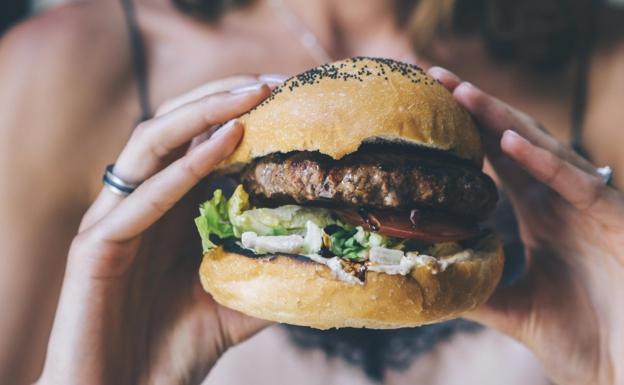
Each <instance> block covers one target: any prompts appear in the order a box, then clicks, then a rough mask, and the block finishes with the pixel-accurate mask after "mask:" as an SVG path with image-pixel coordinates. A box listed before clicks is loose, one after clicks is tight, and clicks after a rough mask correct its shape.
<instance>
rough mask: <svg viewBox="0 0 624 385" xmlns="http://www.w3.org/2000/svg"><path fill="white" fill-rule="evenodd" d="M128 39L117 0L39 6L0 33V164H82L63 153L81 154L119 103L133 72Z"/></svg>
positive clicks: (28, 168)
mask: <svg viewBox="0 0 624 385" xmlns="http://www.w3.org/2000/svg"><path fill="white" fill-rule="evenodd" d="M126 39H127V33H126V29H125V22H124V18H123V13H122V10H121V8H120V6H119V3H118V2H116V1H97V0H94V1H78V2H76V3H73V4H71V5H68V6H63V7H59V8H57V9H54V10H52V11H49V12H44V13H42V14H40V15H37V16H35V17H33V18H31V19H29V20H27V21H25V22H23V23H21V24H18V25H17V26H15V27H14V28H13V29H12V30H10V31H9V32H8V33H7V34H5V35H4V36H3V37H2V38H1V39H0V84H2V87H0V158H1V160H2V163H4V164H7V163H6V162H11V163H13V164H15V163H16V162H20V163H19V164H21V165H22V166H21V168H20V169H19V171H20V172H21V173H22V174H28V175H30V174H32V173H36V172H37V170H41V168H39V166H45V165H48V164H50V163H52V162H57V161H58V162H62V163H59V167H61V168H63V167H68V168H76V167H78V166H77V165H78V164H82V165H83V166H84V164H85V163H84V162H85V159H83V161H82V162H80V163H76V162H75V160H76V159H75V158H72V157H70V156H68V155H69V154H71V155H72V156H74V157H76V158H78V157H83V158H84V155H85V153H86V148H85V146H87V145H88V144H89V143H93V142H94V140H95V138H97V135H93V133H94V131H95V130H97V128H99V127H103V123H102V122H103V121H104V117H106V116H111V115H114V114H115V111H117V110H120V108H119V105H120V101H119V100H121V99H123V98H122V95H125V94H126V93H127V92H125V91H124V90H125V89H130V88H131V87H132V85H131V84H132V82H130V81H124V80H127V79H128V77H129V76H130V75H129V74H130V73H131V72H130V71H131V67H130V64H129V63H130V62H129V60H130V59H129V57H128V55H129V53H128V51H129V50H128V46H127V40H126ZM94 122H95V123H94ZM100 140H101V137H100ZM77 143H80V144H82V146H77V145H76V144H77ZM92 155H93V154H92ZM46 168H47V174H51V173H52V170H50V169H49V167H46ZM66 174H68V173H65V174H63V175H66ZM63 175H61V174H60V173H59V175H57V176H56V177H59V178H61V177H63Z"/></svg>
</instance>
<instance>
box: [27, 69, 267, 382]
mask: <svg viewBox="0 0 624 385" xmlns="http://www.w3.org/2000/svg"><path fill="white" fill-rule="evenodd" d="M270 85H275V82H271V81H269V79H266V77H264V79H263V77H260V78H257V77H235V78H228V79H223V80H220V81H216V82H212V83H209V84H207V85H206V86H204V87H202V88H200V89H197V90H195V91H193V92H191V93H189V94H186V95H184V96H182V97H180V98H178V99H175V100H173V101H171V102H169V103H167V104H166V105H165V106H163V107H162V108H161V109H160V110H159V113H158V116H157V117H155V118H154V119H151V120H149V121H147V122H145V123H142V124H141V125H140V127H139V128H138V129H137V130H135V131H134V132H133V134H132V136H131V138H130V140H129V142H128V143H127V145H126V147H125V148H124V149H123V151H122V152H121V154H120V155H119V157H118V158H117V160H116V162H115V167H114V173H115V174H116V175H117V176H119V177H120V178H121V179H123V180H125V181H127V182H129V183H140V186H139V187H138V188H137V189H136V191H134V192H132V193H131V194H130V195H128V196H126V197H122V196H120V195H117V194H115V193H113V192H111V190H109V189H108V188H106V187H104V188H103V189H102V191H101V193H100V195H99V196H98V198H97V200H96V201H95V202H94V203H93V205H92V206H91V208H90V209H89V211H88V212H87V213H86V215H85V216H84V218H83V220H82V223H81V226H80V229H79V232H78V235H77V236H76V237H75V238H74V241H73V243H72V247H71V249H70V251H69V256H68V259H67V267H66V272H65V277H64V279H63V289H62V294H61V297H60V301H59V304H58V308H57V312H56V317H55V320H54V326H53V329H52V334H51V336H50V341H49V343H48V351H47V356H46V361H45V367H44V371H43V374H42V376H41V378H40V380H39V382H38V383H39V384H41V385H44V384H64V385H67V384H138V383H146V384H156V383H157V384H168V383H172V384H195V383H200V382H201V381H202V380H203V379H204V377H205V376H206V374H207V373H208V371H209V369H210V368H211V366H212V365H213V364H214V363H215V361H216V360H217V359H218V358H219V356H220V355H221V354H222V353H223V352H224V351H225V350H226V349H227V348H228V347H230V346H232V345H233V344H236V343H238V342H240V341H242V340H244V339H245V338H247V337H249V336H251V335H252V334H254V333H256V332H257V331H259V330H260V329H261V328H263V327H264V326H266V325H268V324H269V323H268V322H267V321H262V320H258V319H254V318H252V317H248V316H245V315H243V314H241V313H238V312H236V311H233V310H229V309H226V308H224V307H221V306H220V305H219V304H218V303H216V302H215V301H214V300H213V299H212V297H211V296H210V295H209V294H207V293H205V292H204V291H203V290H202V288H201V285H200V282H199V277H198V274H197V271H198V263H199V260H198V258H197V257H199V255H197V254H199V253H197V254H196V253H195V250H196V248H194V247H192V244H191V242H194V243H195V242H198V240H197V237H196V236H194V235H195V231H194V226H193V222H192V219H191V218H188V220H186V219H185V220H183V221H180V220H179V219H180V218H178V217H176V216H174V217H173V218H175V219H177V221H175V222H171V221H169V222H167V221H166V219H171V218H172V217H171V216H172V215H174V214H180V213H181V212H186V211H187V210H185V209H186V208H187V207H188V205H182V204H181V201H182V200H183V199H185V200H186V201H187V202H186V203H190V204H191V206H193V207H192V208H193V211H195V210H196V205H197V204H198V203H199V202H197V201H194V202H193V199H190V202H189V199H188V198H189V197H190V196H189V192H190V190H191V189H192V188H193V187H194V186H195V185H196V184H197V183H198V182H199V181H200V180H201V179H202V178H204V177H206V176H207V175H208V174H209V173H210V172H211V171H212V170H213V168H214V167H215V166H216V165H218V164H219V163H220V162H221V161H222V160H223V159H225V158H226V157H227V156H228V155H229V154H230V153H231V152H232V151H233V150H234V149H235V148H236V146H237V144H238V142H239V140H240V138H241V136H242V134H243V128H242V126H241V125H240V124H239V123H237V122H236V120H232V119H235V118H236V117H238V116H240V115H241V114H243V113H245V112H246V111H248V110H249V109H251V108H253V107H254V106H256V105H257V104H258V103H260V102H261V101H262V100H264V99H265V98H266V97H267V96H268V95H269V93H270ZM226 121H229V122H230V123H229V124H224V125H222V126H221V128H220V129H219V130H218V131H216V132H214V133H212V134H211V131H212V130H211V128H212V127H214V126H215V125H221V124H223V123H224V122H226ZM202 137H205V140H202ZM193 142H194V145H193ZM189 147H191V149H190V150H188V151H186V149H188V148H189ZM176 209H177V210H176ZM182 218H186V216H183V217H182ZM163 221H165V222H164V223H163ZM176 230H178V231H176ZM180 233H183V234H184V235H186V236H188V235H193V236H192V237H190V238H191V240H187V239H186V238H184V242H177V241H176V240H177V238H178V237H177V236H178V235H179V234H180Z"/></svg>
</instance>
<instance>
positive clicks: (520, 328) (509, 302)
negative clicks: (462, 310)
mask: <svg viewBox="0 0 624 385" xmlns="http://www.w3.org/2000/svg"><path fill="white" fill-rule="evenodd" d="M530 281H531V277H530V276H526V277H524V278H523V279H522V280H521V281H519V282H517V283H516V284H514V285H513V286H508V287H500V288H498V289H496V291H495V292H494V294H492V296H491V297H490V299H489V300H488V301H487V302H486V303H485V304H484V305H482V306H481V307H479V308H477V309H476V310H474V311H472V312H470V313H468V314H466V315H464V318H466V319H469V320H472V321H475V322H477V323H480V324H482V325H484V326H487V327H490V328H492V329H496V330H498V331H500V332H501V333H504V334H507V335H509V336H510V337H512V338H514V339H516V340H518V341H520V342H522V343H525V342H526V337H527V333H526V331H527V330H526V329H527V324H528V322H527V320H528V319H529V318H530V314H531V313H532V301H531V298H532V296H531V290H532V285H531V282H530Z"/></svg>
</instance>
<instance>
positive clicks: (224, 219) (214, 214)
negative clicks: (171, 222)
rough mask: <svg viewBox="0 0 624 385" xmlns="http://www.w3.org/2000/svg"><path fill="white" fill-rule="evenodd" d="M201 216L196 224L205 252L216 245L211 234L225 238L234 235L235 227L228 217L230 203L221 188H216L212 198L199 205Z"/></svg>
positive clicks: (196, 220)
mask: <svg viewBox="0 0 624 385" xmlns="http://www.w3.org/2000/svg"><path fill="white" fill-rule="evenodd" d="M199 214H200V215H199V217H197V218H195V225H196V226H197V230H198V231H199V235H200V237H201V239H202V247H203V249H204V252H206V251H208V250H210V249H212V248H213V247H215V244H214V243H213V242H212V241H211V240H210V235H212V234H214V235H216V236H217V237H219V238H221V239H224V238H229V237H233V236H234V229H233V227H232V224H231V223H230V220H229V217H228V204H227V201H226V199H225V198H224V197H223V192H222V191H221V190H215V192H214V194H213V196H212V199H211V200H209V201H206V202H204V203H203V204H202V205H201V206H200V207H199Z"/></svg>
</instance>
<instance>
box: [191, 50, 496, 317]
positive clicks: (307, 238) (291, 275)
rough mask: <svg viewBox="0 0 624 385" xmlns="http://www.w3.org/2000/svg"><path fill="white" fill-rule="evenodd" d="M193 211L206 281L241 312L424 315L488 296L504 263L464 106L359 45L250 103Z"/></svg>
mask: <svg viewBox="0 0 624 385" xmlns="http://www.w3.org/2000/svg"><path fill="white" fill-rule="evenodd" d="M239 121H240V122H241V123H242V124H243V125H244V127H245V134H244V137H243V139H242V141H241V143H240V145H239V146H238V148H237V149H236V150H235V152H234V153H233V154H232V155H231V156H229V158H227V159H226V160H225V161H224V162H223V163H222V164H221V165H220V166H219V169H218V171H219V172H220V173H222V174H227V175H228V176H230V177H232V178H234V179H235V180H236V183H237V184H238V185H237V187H236V188H235V189H234V191H233V192H232V193H231V194H229V196H228V197H226V196H225V194H224V193H223V192H222V191H221V190H215V191H214V194H213V196H212V198H211V199H210V200H208V201H206V202H205V203H203V204H202V205H201V206H200V216H199V217H197V218H196V225H197V228H198V230H199V233H200V235H201V238H202V245H203V249H204V256H203V260H202V263H201V266H200V272H199V273H200V278H201V282H202V285H203V287H204V288H205V290H206V291H208V292H210V293H211V294H212V296H213V297H214V299H215V300H216V301H217V302H218V303H220V304H222V305H224V306H226V307H229V308H232V309H235V310H238V311H240V312H242V313H245V314H248V315H251V316H254V317H258V318H262V319H267V320H272V321H277V322H283V323H288V324H294V325H302V326H310V327H313V328H319V329H327V328H339V327H365V328H375V329H387V328H400V327H411V326H418V325H422V324H427V323H433V322H439V321H443V320H446V319H450V318H455V317H458V316H460V315H461V314H463V313H465V312H468V311H471V310H473V309H475V308H476V307H478V306H479V305H480V304H482V303H483V302H484V301H486V300H487V298H488V297H489V296H490V294H491V293H492V291H493V290H494V288H495V287H496V285H497V283H498V280H499V278H500V275H501V271H502V266H503V254H502V248H501V244H500V242H499V241H498V239H497V238H496V237H495V236H494V235H493V234H492V233H491V232H489V231H488V230H486V229H483V228H482V227H481V225H480V223H481V222H482V221H483V220H485V219H486V218H487V217H488V215H489V214H490V213H491V211H492V210H493V208H494V206H495V204H496V201H497V198H498V197H497V192H496V188H495V185H494V183H493V182H492V180H491V179H490V178H489V177H488V176H487V175H485V174H484V173H483V172H482V171H481V166H482V161H483V150H482V145H481V139H480V136H479V132H478V130H477V128H476V126H475V124H474V122H473V120H472V119H471V117H470V115H469V114H468V113H467V112H466V111H465V110H464V109H462V108H461V106H460V105H459V104H458V103H456V102H455V100H454V99H453V97H452V95H451V94H450V93H449V92H448V91H447V90H446V89H445V88H444V87H443V86H442V85H440V84H439V83H438V82H437V81H435V80H434V79H432V78H431V77H429V76H428V75H426V74H425V72H424V71H423V70H421V69H420V68H418V67H416V66H413V65H410V64H406V63H401V62H397V61H394V60H388V59H377V58H363V57H358V58H352V59H347V60H343V61H339V62H335V63H331V64H326V65H322V66H320V67H317V68H313V69H311V70H309V71H306V72H304V73H302V74H300V75H297V76H294V77H292V78H290V79H288V80H287V81H286V82H285V83H284V84H283V85H281V86H280V87H278V88H276V89H275V90H274V91H273V93H272V94H271V95H270V96H269V98H267V99H266V100H265V101H264V102H263V103H261V104H260V105H259V106H257V107H256V108H255V109H253V110H252V111H250V112H248V113H247V114H245V115H243V116H242V117H241V118H240V119H239Z"/></svg>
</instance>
